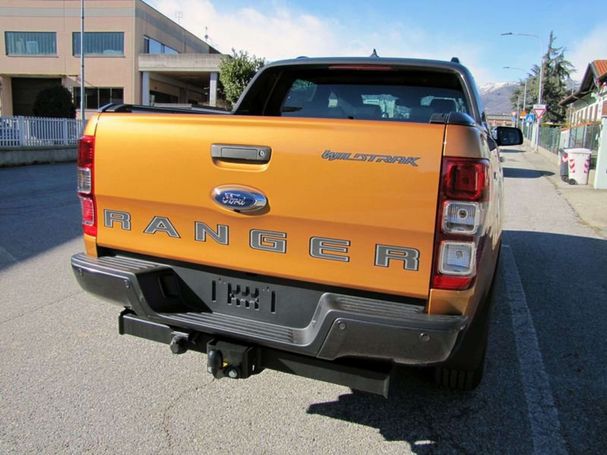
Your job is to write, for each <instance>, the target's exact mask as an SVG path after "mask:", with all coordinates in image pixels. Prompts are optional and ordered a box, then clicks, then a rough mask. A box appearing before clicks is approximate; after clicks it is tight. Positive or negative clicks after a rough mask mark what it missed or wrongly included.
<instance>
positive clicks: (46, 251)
mask: <svg viewBox="0 0 607 455" xmlns="http://www.w3.org/2000/svg"><path fill="white" fill-rule="evenodd" d="M504 157H505V162H504V166H505V175H506V189H507V198H506V206H505V212H506V232H505V237H504V244H505V245H506V247H505V248H504V250H503V253H502V261H501V265H500V274H499V277H498V281H497V290H496V299H497V305H496V307H495V310H494V313H493V319H492V329H491V336H490V343H489V352H488V360H487V370H486V376H485V380H484V382H483V383H482V385H481V386H480V387H479V388H478V389H477V390H476V391H474V392H470V393H452V392H447V391H444V390H439V389H436V388H434V387H433V386H431V385H428V384H427V383H426V382H425V380H424V376H423V374H421V373H420V372H418V371H416V370H410V371H407V374H405V376H404V378H403V379H402V380H401V381H400V383H399V390H398V392H397V393H396V394H395V395H394V396H393V397H392V398H391V399H390V400H385V399H384V398H381V397H376V396H372V395H367V394H362V393H352V392H351V391H350V389H347V388H344V387H340V386H335V385H331V384H325V383H321V382H317V381H312V380H308V379H302V378H298V377H294V376H290V375H287V374H281V373H275V372H271V371H264V372H263V373H262V374H260V375H258V376H255V377H253V378H251V379H248V380H246V381H230V380H221V381H214V380H212V378H211V376H210V375H208V374H207V373H206V370H205V362H206V358H205V356H203V355H200V354H194V353H186V354H184V355H182V356H174V355H171V354H170V353H169V349H168V347H166V346H164V345H157V344H154V343H152V342H148V341H145V340H140V339H137V338H134V337H127V336H119V335H118V333H117V316H118V313H119V308H118V307H116V306H112V305H110V304H108V303H105V302H102V301H99V300H96V299H94V298H92V297H90V296H88V295H86V294H85V293H83V292H82V291H81V290H80V288H79V287H78V286H77V284H76V282H75V280H74V279H73V277H72V274H71V270H70V267H69V258H70V256H71V255H72V254H73V253H75V252H77V251H80V250H81V249H82V245H81V240H80V238H79V234H80V227H79V206H78V201H77V199H76V196H75V195H74V192H73V190H74V186H75V183H74V171H75V169H74V165H73V164H62V165H39V166H30V167H22V168H12V169H0V453H2V454H5V453H6V454H8V453H80V452H84V451H89V452H95V453H163V454H164V453H343V452H349V453H379V452H381V453H392V452H395V453H454V452H458V453H466V452H471V453H472V452H473V453H522V454H524V453H566V452H571V453H600V452H603V451H604V447H605V446H606V445H607V374H606V373H607V367H606V362H605V360H606V359H607V344H606V343H605V341H604V334H605V331H606V329H607V317H606V313H605V304H606V303H607V273H606V271H607V242H606V241H605V240H604V239H601V238H598V237H597V236H596V234H595V233H594V231H593V230H592V229H591V228H589V227H588V226H585V225H584V224H583V223H581V222H580V221H579V219H578V218H577V217H576V215H575V213H574V212H573V210H572V209H571V207H569V206H568V205H567V203H566V202H565V201H564V200H563V199H562V198H561V197H560V196H559V195H558V193H557V192H556V191H555V189H554V187H553V186H552V184H551V183H550V182H548V181H547V180H546V179H545V178H543V175H544V174H543V173H542V172H541V170H540V171H538V170H535V169H533V168H532V167H531V165H530V164H529V162H527V160H526V159H525V156H524V154H523V153H520V152H518V151H516V150H510V151H507V152H506V153H504ZM597 209H599V208H597ZM602 209H603V210H604V209H605V208H604V207H603V208H602Z"/></svg>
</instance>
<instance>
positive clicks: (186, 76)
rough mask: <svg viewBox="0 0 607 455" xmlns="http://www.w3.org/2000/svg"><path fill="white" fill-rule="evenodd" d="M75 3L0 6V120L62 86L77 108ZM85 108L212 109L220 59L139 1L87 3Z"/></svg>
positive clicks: (23, 1) (23, 0)
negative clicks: (42, 93)
mask: <svg viewBox="0 0 607 455" xmlns="http://www.w3.org/2000/svg"><path fill="white" fill-rule="evenodd" d="M80 18H81V14H80V0H0V29H1V30H2V33H1V34H0V41H2V43H1V45H0V51H1V52H0V84H1V86H0V113H1V115H3V116H10V115H32V106H33V102H34V99H35V98H36V95H37V94H38V93H39V92H40V91H41V90H42V89H44V88H46V87H49V86H53V85H59V84H62V85H63V86H65V87H66V88H68V90H70V91H71V92H72V93H73V97H74V103H75V104H76V106H77V107H79V106H80V76H79V74H80V51H81V49H80V22H81V21H80ZM84 24H85V33H84V56H85V59H84V60H85V77H84V79H85V87H86V92H85V93H86V108H87V110H90V111H95V110H96V109H97V108H99V107H100V106H103V105H105V104H107V103H109V102H124V103H132V104H159V103H178V104H186V105H211V106H215V105H216V102H217V79H218V73H219V62H220V59H221V57H222V54H220V53H219V51H218V50H217V49H214V48H213V47H212V46H210V45H209V44H207V43H206V42H204V41H203V40H201V39H199V38H197V37H196V36H195V35H194V34H192V33H190V32H188V31H187V30H186V29H184V28H183V27H181V26H180V25H179V24H177V23H175V22H174V21H172V20H171V19H169V18H168V17H166V16H164V15H163V14H161V13H160V12H158V11H156V10H155V9H154V8H152V7H151V6H149V5H148V4H146V3H145V2H143V1H142V0H86V1H85V22H84Z"/></svg>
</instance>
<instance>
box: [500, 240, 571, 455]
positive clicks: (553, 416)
mask: <svg viewBox="0 0 607 455" xmlns="http://www.w3.org/2000/svg"><path fill="white" fill-rule="evenodd" d="M502 261H503V262H502V269H503V274H504V281H505V285H506V296H507V299H508V303H509V304H510V308H511V313H512V327H513V330H514V339H515V341H516V350H517V354H518V361H519V364H520V372H521V380H522V382H523V390H524V393H525V399H526V400H527V414H528V417H529V423H530V425H531V437H532V439H533V453H535V454H566V453H568V451H567V448H566V444H565V440H564V438H563V435H562V433H561V423H560V421H559V415H558V410H557V408H556V406H555V404H554V398H553V396H552V389H551V388H550V382H549V380H548V375H547V374H546V370H545V369H544V361H543V359H542V353H541V351H540V348H539V343H538V340H537V333H536V331H535V326H534V325H533V319H532V318H531V313H530V311H529V306H528V305H527V298H526V296H525V291H524V289H523V284H522V282H521V277H520V275H519V272H518V267H517V265H516V261H515V259H514V255H513V254H512V249H511V248H510V246H508V245H504V247H503V248H502Z"/></svg>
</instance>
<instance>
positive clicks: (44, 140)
mask: <svg viewBox="0 0 607 455" xmlns="http://www.w3.org/2000/svg"><path fill="white" fill-rule="evenodd" d="M81 130H82V122H81V121H80V120H76V119H69V118H44V117H0V147H37V146H38V147H39V146H45V145H75V144H76V142H77V141H78V138H79V137H80V133H81Z"/></svg>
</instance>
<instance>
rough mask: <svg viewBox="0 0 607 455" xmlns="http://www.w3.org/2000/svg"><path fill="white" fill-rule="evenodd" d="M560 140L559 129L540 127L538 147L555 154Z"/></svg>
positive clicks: (556, 127) (555, 127)
mask: <svg viewBox="0 0 607 455" xmlns="http://www.w3.org/2000/svg"><path fill="white" fill-rule="evenodd" d="M560 140H561V128H560V127H558V126H542V127H540V147H544V148H545V149H546V150H550V151H551V152H553V153H557V152H558V150H559V143H560Z"/></svg>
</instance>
